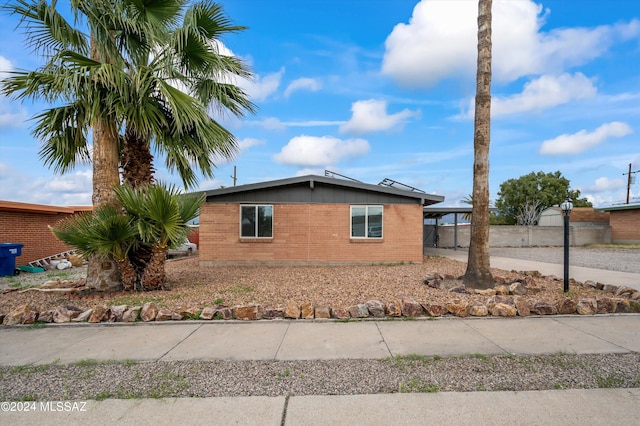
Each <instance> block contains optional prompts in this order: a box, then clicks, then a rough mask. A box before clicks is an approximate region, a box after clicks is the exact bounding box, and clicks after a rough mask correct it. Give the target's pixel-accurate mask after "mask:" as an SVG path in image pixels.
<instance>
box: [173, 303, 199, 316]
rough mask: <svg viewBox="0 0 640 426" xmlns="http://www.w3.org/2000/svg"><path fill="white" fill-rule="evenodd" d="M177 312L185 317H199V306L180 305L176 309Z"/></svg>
mask: <svg viewBox="0 0 640 426" xmlns="http://www.w3.org/2000/svg"><path fill="white" fill-rule="evenodd" d="M178 313H179V314H180V315H182V317H183V318H187V319H192V318H199V316H198V315H199V314H200V308H197V307H195V306H191V307H189V308H185V307H181V308H180V309H178Z"/></svg>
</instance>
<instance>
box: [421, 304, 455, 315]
mask: <svg viewBox="0 0 640 426" xmlns="http://www.w3.org/2000/svg"><path fill="white" fill-rule="evenodd" d="M422 307H423V308H424V310H425V311H426V312H427V315H429V316H430V317H441V316H443V315H445V314H447V313H448V312H449V310H448V309H447V306H446V305H443V304H441V303H423V304H422Z"/></svg>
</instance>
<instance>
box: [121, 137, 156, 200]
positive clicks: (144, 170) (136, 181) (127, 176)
mask: <svg viewBox="0 0 640 426" xmlns="http://www.w3.org/2000/svg"><path fill="white" fill-rule="evenodd" d="M120 162H121V164H122V180H123V181H124V183H127V184H129V185H131V186H132V187H133V188H136V187H138V186H140V185H151V184H152V183H153V182H154V178H153V173H154V168H153V154H151V148H150V146H149V141H148V140H147V139H146V138H144V137H142V136H139V135H138V134H137V132H136V131H135V130H133V129H132V128H131V127H129V126H127V130H126V131H125V135H124V146H123V148H122V153H121V155H120Z"/></svg>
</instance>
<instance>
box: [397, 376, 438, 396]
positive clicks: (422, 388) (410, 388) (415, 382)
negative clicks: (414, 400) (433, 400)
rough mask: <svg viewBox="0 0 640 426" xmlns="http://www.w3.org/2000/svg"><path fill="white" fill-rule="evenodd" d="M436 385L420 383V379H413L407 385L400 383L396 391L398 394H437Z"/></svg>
mask: <svg viewBox="0 0 640 426" xmlns="http://www.w3.org/2000/svg"><path fill="white" fill-rule="evenodd" d="M438 390H439V389H438V385H434V384H432V383H421V382H420V379H418V378H417V377H414V378H413V379H411V380H409V381H408V382H407V383H404V382H400V384H399V386H398V391H399V392H400V393H412V392H423V393H434V392H438Z"/></svg>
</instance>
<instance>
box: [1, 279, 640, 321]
mask: <svg viewBox="0 0 640 426" xmlns="http://www.w3.org/2000/svg"><path fill="white" fill-rule="evenodd" d="M446 278H453V277H445V276H442V275H440V274H438V273H432V274H429V275H428V276H427V277H425V279H424V284H425V285H428V286H430V287H434V288H440V285H441V282H442V280H443V279H446ZM572 285H578V286H581V287H584V288H588V289H596V290H600V291H601V292H602V297H595V298H582V299H579V300H577V301H576V300H573V299H571V298H565V299H563V300H561V301H560V302H558V303H555V304H551V303H547V302H544V301H541V300H540V301H536V300H533V301H529V300H527V299H526V298H525V297H524V296H525V295H526V294H527V286H526V282H521V281H516V282H513V283H511V284H509V285H506V284H500V285H497V286H495V287H494V288H492V289H487V290H467V289H466V288H465V287H454V288H451V289H450V290H449V292H453V293H456V292H457V293H475V294H481V295H486V296H487V300H486V302H485V303H469V302H467V301H465V300H462V299H459V298H453V299H451V300H450V301H449V302H447V303H446V304H442V303H429V302H428V301H425V302H418V301H416V300H415V299H414V298H412V297H409V296H404V297H401V298H399V299H397V300H393V301H391V302H389V303H388V304H386V305H385V304H383V303H382V302H380V301H379V300H368V301H365V302H364V303H360V304H356V305H352V306H347V307H329V306H323V305H317V304H315V303H314V302H311V301H304V302H302V303H299V302H297V301H290V302H289V303H288V304H287V306H285V307H269V306H265V305H261V304H255V303H254V304H247V305H238V306H222V305H216V306H213V307H205V308H202V309H201V308H199V307H183V308H180V309H178V310H175V311H173V310H170V309H168V308H166V307H159V306H158V305H156V304H155V303H153V302H149V303H145V304H144V305H143V306H127V305H118V306H104V305H98V306H95V307H93V308H91V309H87V310H82V309H80V308H78V307H75V306H72V305H65V306H58V307H57V308H56V309H51V310H47V311H43V312H39V311H36V310H34V309H32V308H31V307H30V306H29V305H23V306H20V307H19V308H17V309H15V310H13V311H11V312H10V313H8V314H0V322H2V324H3V325H6V326H11V325H20V324H25V325H28V324H34V323H36V322H40V323H74V322H89V323H101V322H136V321H142V322H151V321H180V320H231V319H236V320H246V321H255V320H273V319H292V320H298V319H307V320H309V319H317V320H329V319H334V320H349V319H364V318H385V317H386V318H394V317H395V318H399V317H404V318H417V317H425V316H428V317H441V316H445V315H452V316H456V317H468V316H474V317H486V316H493V317H515V316H521V317H527V316H530V315H557V314H560V315H572V314H578V315H595V314H611V313H631V312H637V313H640V292H639V291H638V290H635V289H633V288H631V287H626V286H616V285H609V284H602V283H596V282H593V281H585V282H578V281H575V280H572Z"/></svg>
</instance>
